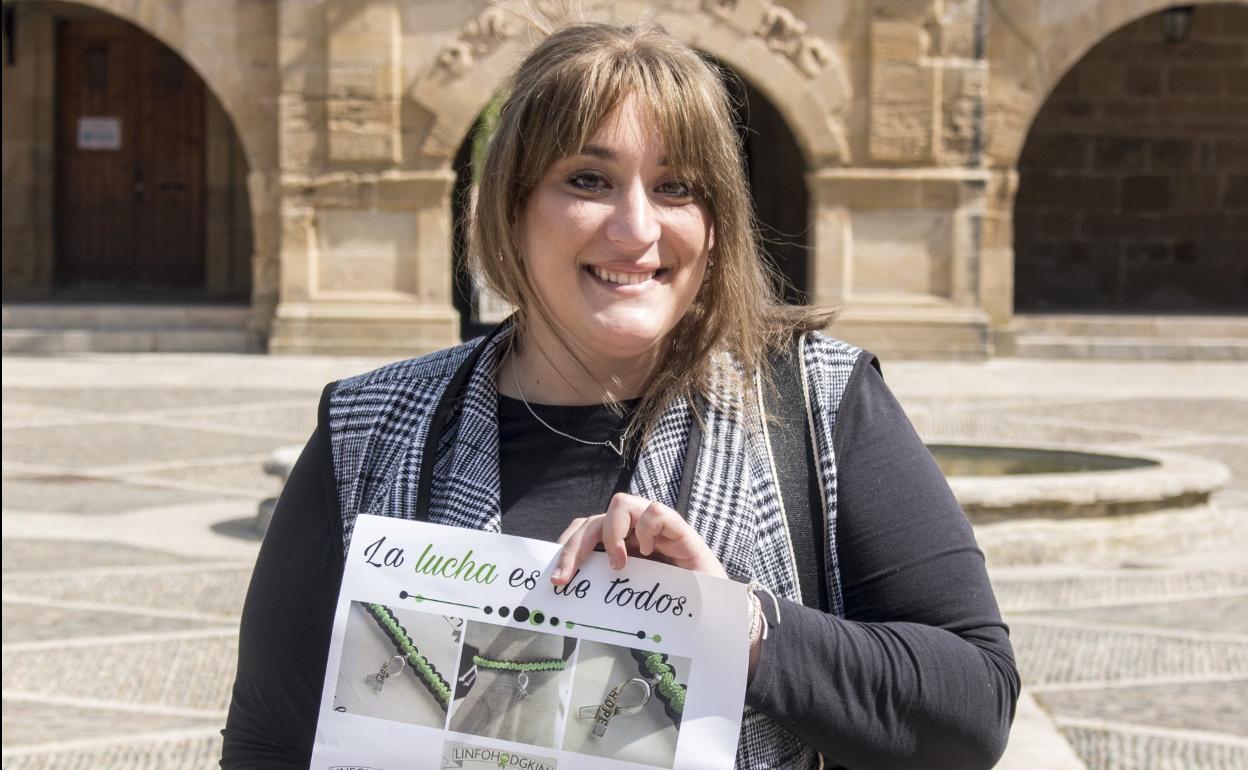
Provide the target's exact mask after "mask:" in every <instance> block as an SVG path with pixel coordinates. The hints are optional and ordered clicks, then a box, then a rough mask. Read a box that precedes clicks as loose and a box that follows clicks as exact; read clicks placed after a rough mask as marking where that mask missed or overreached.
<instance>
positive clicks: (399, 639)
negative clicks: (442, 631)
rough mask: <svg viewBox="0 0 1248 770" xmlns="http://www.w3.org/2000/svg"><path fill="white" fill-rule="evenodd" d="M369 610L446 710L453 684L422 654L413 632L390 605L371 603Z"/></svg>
mask: <svg viewBox="0 0 1248 770" xmlns="http://www.w3.org/2000/svg"><path fill="white" fill-rule="evenodd" d="M368 611H369V612H370V613H371V614H372V616H373V619H374V620H376V621H377V625H379V626H381V628H382V630H383V631H385V632H386V635H387V636H389V637H390V640H391V641H392V642H393V643H394V646H395V647H397V648H398V650H399V652H401V653H402V654H403V659H404V660H406V661H407V663H408V665H409V666H411V667H412V668H413V669H415V671H416V673H417V674H418V675H419V676H420V681H421V682H422V683H423V684H424V685H425V687H426V689H428V690H429V692H430V693H431V694H432V695H433V697H434V699H436V700H437V701H438V705H439V706H441V707H442V710H443V711H445V710H446V709H447V707H448V706H449V705H450V703H451V694H452V693H451V686H450V685H449V684H447V683H446V679H444V678H443V677H442V674H441V673H440V672H439V671H438V669H437V667H435V666H434V665H433V663H431V662H430V661H429V659H428V658H426V657H425V656H424V655H421V654H420V650H418V649H417V648H416V645H415V644H413V643H412V637H411V634H409V633H407V629H406V628H404V627H403V624H402V623H400V622H399V620H398V618H396V617H395V616H394V613H393V612H391V611H390V608H389V607H387V606H385V605H384V604H369V605H368Z"/></svg>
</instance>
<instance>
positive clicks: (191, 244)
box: [56, 19, 204, 289]
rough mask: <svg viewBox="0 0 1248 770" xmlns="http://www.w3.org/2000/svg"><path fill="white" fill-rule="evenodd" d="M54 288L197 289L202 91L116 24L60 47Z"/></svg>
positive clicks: (67, 35)
mask: <svg viewBox="0 0 1248 770" xmlns="http://www.w3.org/2000/svg"><path fill="white" fill-rule="evenodd" d="M56 190H57V195H56V198H57V230H56V232H57V282H58V284H60V285H61V286H63V287H75V288H82V287H85V288H109V289H159V288H165V287H168V288H193V287H202V286H203V282H204V85H203V81H202V80H200V78H199V77H198V75H196V74H195V72H194V71H193V70H191V69H190V68H189V67H188V66H187V65H186V64H185V63H184V62H183V61H182V59H181V58H180V57H179V56H178V55H177V54H176V53H174V52H173V51H171V50H169V49H168V48H167V47H165V46H164V45H162V44H161V43H160V42H158V41H157V40H156V39H154V38H152V37H151V36H150V35H147V34H146V33H144V32H142V31H141V30H139V29H137V28H136V27H133V26H131V25H129V24H126V23H124V22H120V21H114V20H94V19H92V20H73V21H63V22H61V24H60V27H59V30H58V39H57V185H56Z"/></svg>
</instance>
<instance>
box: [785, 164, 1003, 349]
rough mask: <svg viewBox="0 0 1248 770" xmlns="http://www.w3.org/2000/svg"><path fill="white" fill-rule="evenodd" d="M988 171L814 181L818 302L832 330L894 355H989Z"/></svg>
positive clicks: (887, 173) (841, 175)
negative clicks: (830, 317) (829, 310)
mask: <svg viewBox="0 0 1248 770" xmlns="http://www.w3.org/2000/svg"><path fill="white" fill-rule="evenodd" d="M987 178H988V177H987V173H986V172H983V171H977V170H963V169H928V170H910V169H900V170H889V169H870V168H866V169H864V168H854V169H844V168H827V169H821V170H818V171H815V172H814V173H812V174H811V175H810V176H809V186H810V189H811V193H812V197H813V204H812V209H813V210H812V213H811V219H812V221H813V222H814V227H815V239H816V240H815V242H816V244H817V246H816V249H817V250H816V254H815V258H814V260H812V265H811V268H812V276H811V289H812V293H813V295H814V296H813V297H812V300H813V302H814V303H815V304H818V305H824V306H831V307H840V308H842V314H841V316H840V318H839V320H838V321H837V324H836V327H835V329H834V333H836V334H837V335H838V336H842V337H844V338H846V339H848V340H849V341H851V342H854V343H856V344H860V345H864V346H865V347H868V348H870V349H871V350H873V351H875V352H877V353H882V354H885V355H891V356H904V357H907V358H918V357H925V358H932V357H949V358H970V359H975V358H983V357H985V356H987V355H988V354H989V352H990V340H989V337H988V320H989V319H988V316H987V314H986V313H985V312H984V309H983V307H982V292H981V287H982V281H983V269H982V268H983V265H982V248H981V242H982V234H983V221H984V191H985V188H986V184H987Z"/></svg>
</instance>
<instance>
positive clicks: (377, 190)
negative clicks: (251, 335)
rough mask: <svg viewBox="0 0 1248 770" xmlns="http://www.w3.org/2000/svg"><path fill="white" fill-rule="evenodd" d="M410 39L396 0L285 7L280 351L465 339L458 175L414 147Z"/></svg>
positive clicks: (431, 344)
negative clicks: (454, 291) (434, 165)
mask: <svg viewBox="0 0 1248 770" xmlns="http://www.w3.org/2000/svg"><path fill="white" fill-rule="evenodd" d="M401 41H402V34H401V23H400V14H399V7H398V4H397V2H395V1H394V0H335V1H334V2H332V3H324V4H319V3H309V2H300V3H294V2H287V3H284V4H283V6H282V24H281V43H280V57H281V60H282V63H283V66H282V72H283V75H282V79H283V80H282V93H281V101H280V110H281V116H282V120H281V145H282V147H281V157H282V178H281V198H282V202H281V217H280V220H281V246H280V250H279V254H280V257H279V260H280V265H281V286H280V291H279V302H278V306H277V309H276V313H275V318H274V324H273V333H272V337H271V338H270V350H272V351H273V352H279V353H281V352H285V353H343V354H367V355H379V356H394V357H402V356H410V355H417V354H420V353H425V352H428V351H431V350H436V349H439V348H442V347H445V346H447V345H450V344H453V343H454V342H456V341H457V340H458V331H459V316H458V314H457V313H456V312H455V310H454V308H453V307H452V304H451V260H450V237H451V236H450V234H451V226H450V213H449V212H450V191H451V187H452V184H453V182H454V175H453V173H452V172H451V171H450V170H448V169H432V170H426V169H417V168H412V167H411V163H410V159H407V160H408V162H407V163H405V159H404V158H403V142H402V133H403V132H402V127H401V125H400V124H401V113H402V110H401V109H400V107H401V104H400V103H401V100H402V88H401V83H400V80H401V73H402V60H401V50H400V49H401Z"/></svg>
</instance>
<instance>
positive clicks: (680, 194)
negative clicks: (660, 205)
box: [659, 180, 693, 198]
mask: <svg viewBox="0 0 1248 770" xmlns="http://www.w3.org/2000/svg"><path fill="white" fill-rule="evenodd" d="M659 192H661V193H663V194H664V195H667V196H670V197H672V198H692V197H693V187H692V186H691V185H690V184H689V183H688V182H681V181H679V180H672V181H670V182H664V183H663V184H661V185H659Z"/></svg>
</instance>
